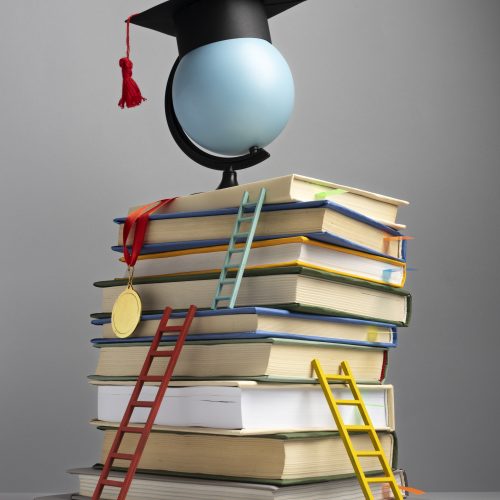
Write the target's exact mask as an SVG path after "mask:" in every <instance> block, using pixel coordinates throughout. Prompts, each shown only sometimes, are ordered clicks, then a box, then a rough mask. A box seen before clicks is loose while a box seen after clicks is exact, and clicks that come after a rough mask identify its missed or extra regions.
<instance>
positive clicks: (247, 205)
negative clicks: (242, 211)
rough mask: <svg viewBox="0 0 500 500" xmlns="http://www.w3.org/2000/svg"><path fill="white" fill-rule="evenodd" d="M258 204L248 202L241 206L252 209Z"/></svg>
mask: <svg viewBox="0 0 500 500" xmlns="http://www.w3.org/2000/svg"><path fill="white" fill-rule="evenodd" d="M255 205H256V203H254V202H248V203H242V204H241V206H242V207H243V208H250V207H255Z"/></svg>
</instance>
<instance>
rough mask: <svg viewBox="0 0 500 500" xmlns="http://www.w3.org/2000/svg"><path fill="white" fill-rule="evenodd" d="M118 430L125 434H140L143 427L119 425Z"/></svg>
mask: <svg viewBox="0 0 500 500" xmlns="http://www.w3.org/2000/svg"><path fill="white" fill-rule="evenodd" d="M118 430H119V431H121V432H122V433H127V434H142V433H143V432H144V427H120V428H119V429H118Z"/></svg>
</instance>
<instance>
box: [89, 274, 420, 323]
mask: <svg viewBox="0 0 500 500" xmlns="http://www.w3.org/2000/svg"><path fill="white" fill-rule="evenodd" d="M276 274H299V275H303V276H308V277H311V278H315V279H321V280H326V281H332V282H338V283H344V284H347V285H352V286H357V287H362V288H365V289H369V290H378V291H382V292H384V293H389V294H393V295H399V296H403V297H405V298H406V309H407V316H406V320H405V321H403V322H394V324H396V325H398V326H407V325H408V323H409V321H410V317H411V302H412V300H411V295H410V293H409V292H408V291H406V290H403V289H401V288H393V287H391V286H389V285H382V284H379V283H372V282H370V281H365V280H362V279H358V278H351V277H348V276H342V275H340V274H335V273H330V272H326V271H319V270H316V269H310V268H307V267H302V266H290V267H275V268H266V269H248V270H246V271H245V274H244V276H269V275H276ZM219 275H220V273H219V272H210V273H200V274H193V275H170V276H153V277H143V278H137V279H135V280H134V283H135V284H137V285H142V284H148V283H172V282H179V281H196V280H210V279H218V278H219ZM235 275H236V273H235V272H229V273H228V277H234V276H235ZM127 282H128V280H127V279H126V278H116V279H113V280H106V281H98V282H96V283H94V286H96V287H98V288H107V287H115V286H120V287H122V286H125V285H127ZM265 306H266V307H274V308H281V309H288V310H290V311H296V312H305V313H310V314H322V315H327V316H342V317H346V318H362V319H366V320H371V321H380V322H387V320H386V319H384V318H378V317H372V316H370V317H367V316H361V315H353V314H347V313H345V312H344V311H339V310H336V309H330V308H324V307H316V306H311V305H305V304H300V303H296V302H295V303H286V304H266V305H265ZM161 312H162V311H143V313H144V314H155V313H161ZM109 316H110V313H109V312H104V313H96V314H93V315H92V317H94V318H100V319H102V318H107V317H109Z"/></svg>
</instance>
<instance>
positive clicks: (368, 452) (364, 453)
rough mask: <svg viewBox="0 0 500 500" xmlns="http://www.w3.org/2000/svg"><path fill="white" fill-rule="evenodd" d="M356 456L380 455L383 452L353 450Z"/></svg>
mask: <svg viewBox="0 0 500 500" xmlns="http://www.w3.org/2000/svg"><path fill="white" fill-rule="evenodd" d="M355 453H356V455H358V457H381V456H382V455H383V454H384V453H383V452H382V451H376V450H360V451H356V452H355Z"/></svg>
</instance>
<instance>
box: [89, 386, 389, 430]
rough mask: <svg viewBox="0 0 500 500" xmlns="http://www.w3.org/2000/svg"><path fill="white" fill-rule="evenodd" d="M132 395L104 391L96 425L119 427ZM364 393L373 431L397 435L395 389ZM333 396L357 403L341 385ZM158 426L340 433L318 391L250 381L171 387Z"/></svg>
mask: <svg viewBox="0 0 500 500" xmlns="http://www.w3.org/2000/svg"><path fill="white" fill-rule="evenodd" d="M101 383H102V382H101ZM133 389H134V387H133V386H131V385H128V386H123V385H99V386H98V387H97V393H98V396H97V401H98V403H97V419H98V420H100V421H108V422H120V421H121V418H122V416H123V414H124V413H125V409H126V407H127V404H128V402H129V400H130V396H131V394H132V391H133ZM359 389H360V391H361V395H362V397H363V401H364V403H365V405H366V408H367V410H368V413H369V415H370V418H371V420H372V423H373V426H374V427H375V428H376V429H377V430H386V431H392V430H394V391H393V387H392V386H391V385H360V386H359ZM332 390H333V393H334V395H335V397H336V398H337V399H350V398H351V397H352V393H351V390H350V389H348V388H345V387H342V386H338V385H336V386H334V387H333V389H332ZM157 391H158V387H157V386H156V385H147V386H145V387H143V389H142V392H141V397H140V399H141V401H153V400H154V398H155V396H156V393H157ZM277 401H279V404H276V402H277ZM340 410H341V415H342V419H343V420H344V422H345V424H346V425H360V424H362V420H361V416H360V414H359V411H358V409H357V408H356V407H354V406H343V407H341V408H340ZM148 415H149V410H148V409H147V408H135V409H134V412H133V413H132V417H131V419H130V422H131V423H134V424H136V423H139V424H144V423H145V422H146V419H147V417H148ZM155 424H156V425H157V426H166V427H168V428H169V429H170V430H181V431H188V428H189V427H199V428H203V427H211V428H214V429H229V430H234V432H235V433H238V434H246V433H253V434H257V433H267V434H269V433H272V432H284V431H287V432H291V431H294V432H297V431H318V430H337V427H336V425H335V422H334V420H333V418H332V414H331V411H330V408H329V407H328V403H327V401H326V399H325V396H324V394H323V391H322V389H321V387H319V386H318V385H313V384H266V383H256V382H250V381H234V382H221V383H219V384H218V385H214V384H212V385H202V386H200V385H197V383H196V382H190V383H189V382H188V383H185V386H184V387H169V389H168V390H167V393H166V395H165V396H164V398H163V401H162V404H161V406H160V410H159V413H158V415H157V417H156V419H155Z"/></svg>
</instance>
